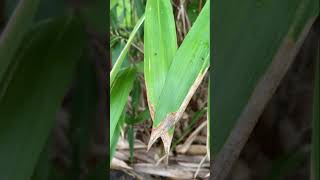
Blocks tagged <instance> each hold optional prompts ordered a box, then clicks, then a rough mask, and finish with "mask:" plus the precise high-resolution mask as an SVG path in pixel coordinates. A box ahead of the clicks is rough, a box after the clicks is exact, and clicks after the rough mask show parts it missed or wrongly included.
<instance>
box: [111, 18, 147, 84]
mask: <svg viewBox="0 0 320 180" xmlns="http://www.w3.org/2000/svg"><path fill="white" fill-rule="evenodd" d="M144 19H145V16H144V15H143V16H141V18H140V19H139V21H138V22H137V24H136V26H135V27H134V28H133V30H132V32H131V34H130V36H129V39H128V42H127V44H126V45H125V47H124V48H123V50H122V51H121V53H120V55H119V57H118V59H117V61H116V63H115V65H114V67H113V68H112V70H111V73H110V87H111V86H112V85H113V83H114V81H115V79H116V77H117V74H118V73H119V71H120V67H121V65H122V63H123V61H124V59H125V57H126V54H127V53H128V51H129V47H130V45H131V43H132V41H133V38H134V37H135V35H136V34H137V32H138V30H139V28H140V26H141V24H142V23H143V21H144Z"/></svg>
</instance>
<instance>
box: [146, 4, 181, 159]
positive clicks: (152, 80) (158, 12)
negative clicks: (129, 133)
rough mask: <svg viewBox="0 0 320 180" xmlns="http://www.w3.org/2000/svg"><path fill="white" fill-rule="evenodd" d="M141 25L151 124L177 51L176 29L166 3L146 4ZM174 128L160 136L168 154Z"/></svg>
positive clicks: (171, 11) (171, 13) (169, 7)
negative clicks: (143, 20) (144, 18)
mask: <svg viewBox="0 0 320 180" xmlns="http://www.w3.org/2000/svg"><path fill="white" fill-rule="evenodd" d="M145 13H146V20H145V24H144V47H145V48H144V77H145V83H146V88H147V98H148V106H149V111H150V115H151V119H152V120H154V114H155V106H156V104H157V103H158V100H159V98H160V94H161V91H162V88H163V85H164V82H165V80H166V78H167V74H168V71H169V68H170V65H171V63H172V61H173V57H174V55H175V53H176V51H177V37H176V28H175V22H174V17H173V10H172V5H171V2H170V0H148V1H147V5H146V12H145ZM173 131H174V128H171V129H170V131H169V132H166V134H165V135H162V136H161V139H162V141H163V144H164V146H165V151H166V153H167V154H168V153H169V149H170V144H171V141H172V137H173Z"/></svg>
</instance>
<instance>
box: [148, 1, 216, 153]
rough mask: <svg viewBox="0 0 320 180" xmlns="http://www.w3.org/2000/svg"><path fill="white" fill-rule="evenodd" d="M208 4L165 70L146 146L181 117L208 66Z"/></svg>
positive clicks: (208, 2)
mask: <svg viewBox="0 0 320 180" xmlns="http://www.w3.org/2000/svg"><path fill="white" fill-rule="evenodd" d="M209 21H210V1H207V2H206V4H205V6H204V7H203V9H202V11H201V13H200V15H199V16H198V18H197V20H196V22H195V23H194V25H193V26H192V28H191V30H190V31H189V33H188V35H187V36H186V38H185V39H184V41H183V43H182V45H181V46H180V48H179V49H178V51H177V53H176V55H175V57H174V59H173V62H172V64H171V66H170V69H169V71H168V75H167V78H166V81H165V84H164V86H163V89H162V92H161V95H160V97H161V98H160V99H159V101H158V103H157V105H156V107H155V110H156V111H155V112H156V114H155V118H154V123H153V130H152V133H151V138H150V141H149V145H148V146H149V147H150V146H151V145H152V144H153V143H154V142H155V141H156V140H157V138H159V137H160V136H161V135H162V134H163V133H165V132H166V131H167V130H168V129H169V128H171V127H172V126H173V125H174V124H175V123H176V122H177V121H178V120H179V119H180V117H181V115H182V113H183V112H184V110H185V108H186V106H187V105H188V103H189V101H190V99H191V97H192V95H193V94H194V92H195V90H196V89H197V87H198V86H199V84H200V83H201V81H202V79H203V77H204V75H205V73H206V71H207V70H208V67H209V54H210V47H209V46H210V44H209V43H210V42H209V39H210V37H209V36H210V23H209Z"/></svg>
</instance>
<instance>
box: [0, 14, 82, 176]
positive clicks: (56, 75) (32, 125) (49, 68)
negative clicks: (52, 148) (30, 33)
mask: <svg viewBox="0 0 320 180" xmlns="http://www.w3.org/2000/svg"><path fill="white" fill-rule="evenodd" d="M44 25H46V28H44V29H43V31H44V32H39V36H37V37H36V38H35V39H33V42H32V43H31V44H30V46H28V47H27V48H28V50H27V51H26V52H25V54H24V56H22V57H21V60H19V65H18V67H17V69H16V71H15V73H14V75H13V77H12V80H11V81H10V83H9V85H8V90H7V91H6V93H5V94H4V96H3V98H2V99H1V100H0V119H1V120H2V121H1V124H0V159H1V161H0V177H1V179H2V180H28V179H30V178H31V176H32V174H33V170H34V167H35V165H36V163H37V160H38V158H39V155H40V153H41V151H42V149H43V147H44V145H45V143H46V140H47V138H48V136H49V134H50V130H51V128H52V126H53V122H54V118H55V115H56V112H57V110H58V108H59V107H60V104H61V101H62V99H63V97H64V94H65V92H66V90H67V88H68V86H69V85H70V81H71V78H72V75H73V69H74V65H75V62H76V60H77V59H78V58H79V56H80V55H81V54H79V52H81V51H82V48H83V47H84V37H85V32H84V30H83V29H84V27H83V25H82V24H81V23H80V22H79V21H78V19H77V18H74V17H72V18H71V17H68V18H61V19H56V20H53V21H52V22H51V23H49V24H44ZM17 172H19V173H17Z"/></svg>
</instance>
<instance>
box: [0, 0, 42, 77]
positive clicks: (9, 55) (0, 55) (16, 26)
mask: <svg viewBox="0 0 320 180" xmlns="http://www.w3.org/2000/svg"><path fill="white" fill-rule="evenodd" d="M39 1H40V0H20V2H19V4H18V5H17V7H16V9H15V11H14V12H13V14H12V16H11V18H10V20H9V22H8V24H7V25H6V27H5V29H4V31H3V32H2V34H1V37H0V82H1V81H2V79H3V77H4V74H5V73H6V71H7V68H8V67H9V65H10V63H11V61H12V60H13V56H14V54H15V53H16V51H17V49H18V47H19V46H20V43H21V41H22V39H23V37H24V35H25V33H26V32H27V31H28V29H29V28H30V26H31V24H32V20H33V17H34V15H35V12H36V10H37V7H38V5H39Z"/></svg>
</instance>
